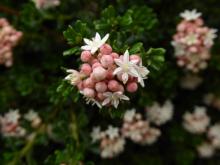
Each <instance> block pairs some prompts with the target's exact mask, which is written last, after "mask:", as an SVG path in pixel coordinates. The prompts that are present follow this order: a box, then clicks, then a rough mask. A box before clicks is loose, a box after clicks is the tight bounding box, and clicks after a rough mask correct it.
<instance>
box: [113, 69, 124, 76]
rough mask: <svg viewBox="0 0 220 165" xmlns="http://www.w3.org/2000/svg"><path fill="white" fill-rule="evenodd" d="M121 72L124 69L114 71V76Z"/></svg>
mask: <svg viewBox="0 0 220 165" xmlns="http://www.w3.org/2000/svg"><path fill="white" fill-rule="evenodd" d="M121 71H122V68H120V67H118V68H116V69H115V70H114V72H113V75H116V74H120V73H121Z"/></svg>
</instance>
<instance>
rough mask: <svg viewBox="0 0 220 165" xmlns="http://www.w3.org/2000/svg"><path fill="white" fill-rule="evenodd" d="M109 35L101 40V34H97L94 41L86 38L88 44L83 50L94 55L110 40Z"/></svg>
mask: <svg viewBox="0 0 220 165" xmlns="http://www.w3.org/2000/svg"><path fill="white" fill-rule="evenodd" d="M108 38H109V34H106V35H105V37H104V38H103V39H101V37H100V35H99V33H96V35H95V37H94V38H92V40H89V39H87V38H84V42H85V43H86V44H87V45H85V46H82V47H81V49H82V50H89V51H91V53H92V54H94V53H95V52H96V51H97V50H98V49H99V48H100V47H101V46H102V45H103V44H105V42H106V41H107V40H108Z"/></svg>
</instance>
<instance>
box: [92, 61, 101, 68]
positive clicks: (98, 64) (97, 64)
mask: <svg viewBox="0 0 220 165" xmlns="http://www.w3.org/2000/svg"><path fill="white" fill-rule="evenodd" d="M98 66H102V64H101V63H99V62H96V63H94V64H93V65H92V69H95V68H97V67H98Z"/></svg>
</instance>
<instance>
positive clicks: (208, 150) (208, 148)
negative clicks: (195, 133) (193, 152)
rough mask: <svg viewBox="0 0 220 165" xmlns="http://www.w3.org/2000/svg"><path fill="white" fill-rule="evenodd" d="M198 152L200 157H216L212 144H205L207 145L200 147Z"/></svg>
mask: <svg viewBox="0 0 220 165" xmlns="http://www.w3.org/2000/svg"><path fill="white" fill-rule="evenodd" d="M197 151H198V153H199V156H200V157H202V158H210V157H212V156H213V155H214V153H215V148H214V147H213V146H212V145H211V144H209V143H207V142H205V143H203V144H201V145H200V146H198V148H197Z"/></svg>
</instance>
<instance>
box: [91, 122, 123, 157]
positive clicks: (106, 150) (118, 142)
mask: <svg viewBox="0 0 220 165" xmlns="http://www.w3.org/2000/svg"><path fill="white" fill-rule="evenodd" d="M91 136H92V139H93V142H97V141H98V140H99V141H100V154H101V157H102V158H112V157H115V156H117V155H118V154H120V153H121V152H123V150H124V145H125V139H124V138H123V137H122V136H120V134H119V129H118V128H114V127H112V126H109V127H108V129H107V130H106V131H100V127H96V128H93V132H92V133H91Z"/></svg>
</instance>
